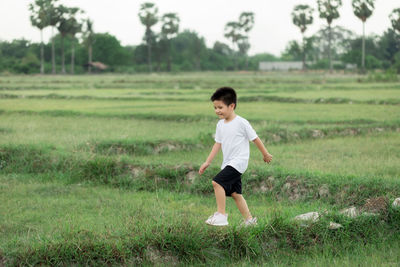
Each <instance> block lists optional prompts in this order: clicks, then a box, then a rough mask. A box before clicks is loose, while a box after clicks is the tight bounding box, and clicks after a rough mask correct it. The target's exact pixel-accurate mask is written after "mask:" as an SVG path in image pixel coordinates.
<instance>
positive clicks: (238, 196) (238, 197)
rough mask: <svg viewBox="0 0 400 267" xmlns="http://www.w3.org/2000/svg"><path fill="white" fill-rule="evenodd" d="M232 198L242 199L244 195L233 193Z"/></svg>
mask: <svg viewBox="0 0 400 267" xmlns="http://www.w3.org/2000/svg"><path fill="white" fill-rule="evenodd" d="M231 196H232V198H233V199H235V200H237V199H240V198H241V197H242V195H240V194H238V193H236V192H233V193H232V194H231Z"/></svg>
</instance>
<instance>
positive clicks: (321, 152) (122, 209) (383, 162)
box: [0, 72, 400, 266]
mask: <svg viewBox="0 0 400 267" xmlns="http://www.w3.org/2000/svg"><path fill="white" fill-rule="evenodd" d="M223 85H229V86H232V87H234V88H235V89H236V90H237V92H238V96H239V102H238V107H237V110H236V111H237V114H239V115H241V116H243V117H245V118H246V119H248V120H249V121H250V122H251V124H252V125H253V127H254V128H255V129H256V131H257V133H258V135H259V136H260V138H261V139H263V141H264V142H265V144H267V148H268V150H269V151H270V152H271V154H273V155H274V159H273V162H272V163H271V164H269V165H267V164H265V163H264V162H263V161H262V157H261V155H260V153H259V151H258V150H257V149H256V147H255V146H254V145H251V158H250V163H249V169H248V171H247V172H246V173H245V174H244V175H243V192H244V196H245V197H246V199H247V202H248V204H249V206H250V208H251V211H252V212H253V214H255V215H256V216H257V217H258V219H259V226H258V227H255V228H252V229H241V228H239V227H238V225H239V224H240V222H241V216H240V214H239V212H238V211H237V209H236V207H235V206H234V203H233V201H232V200H231V199H229V201H228V206H227V209H228V213H229V221H230V224H231V225H230V226H229V227H226V228H222V229H221V228H213V227H207V226H206V225H205V224H204V220H205V219H206V218H207V217H208V216H209V215H211V214H212V213H213V212H214V211H215V200H214V197H213V189H212V186H211V184H210V181H211V179H212V178H213V176H214V175H215V174H216V173H217V172H218V171H219V165H220V163H221V160H222V157H221V154H219V155H218V156H217V157H216V158H215V161H214V163H213V164H212V166H210V168H209V169H207V171H206V172H205V173H204V174H203V176H199V175H197V174H196V172H197V169H198V168H199V166H200V164H201V163H202V162H203V161H204V160H205V159H206V157H207V155H208V153H209V152H210V149H211V146H212V144H213V138H212V136H213V134H214V131H215V125H216V122H217V120H218V119H217V117H216V115H215V114H214V111H213V107H212V103H211V102H210V101H209V97H210V94H211V93H212V92H213V91H214V90H215V89H216V88H218V87H220V86H223ZM399 92H400V85H399V83H395V82H385V83H378V82H373V83H371V82H365V79H364V77H363V76H359V75H352V74H349V75H339V74H335V75H325V74H323V73H312V72H310V73H307V74H303V73H253V72H241V73H230V72H223V73H218V72H204V73H182V74H172V75H170V74H154V75H147V74H140V75H93V76H85V75H82V76H61V75H56V76H39V75H38V76H0V201H1V203H2V205H0V265H3V264H4V265H6V266H19V265H45V266H46V265H50V266H54V265H63V266H68V265H74V264H75V265H99V266H105V265H107V266H113V265H117V266H118V265H126V266H129V265H172V264H180V265H216V266H218V265H239V266H254V265H260V266H337V265H339V266H381V265H387V266H397V265H396V264H398V262H399V260H400V259H399V257H398V253H397V250H398V249H399V246H400V243H399V242H398V240H399V237H400V231H399V230H400V228H399V226H398V225H399V222H400V213H399V211H398V210H395V209H392V208H390V207H388V210H387V211H386V212H383V213H382V214H381V215H378V216H376V217H360V218H356V219H348V218H346V217H343V216H341V215H339V214H338V210H340V209H342V208H345V207H348V206H351V205H355V206H357V207H358V208H361V207H362V206H363V205H364V204H365V203H366V201H367V199H370V198H374V197H382V196H383V197H386V198H387V199H388V201H389V202H391V201H392V200H393V199H394V198H395V197H399V195H398V192H400V182H399V180H398V178H399V174H400V167H399V166H400V154H399V151H400V141H399V140H400V133H399V129H400V120H399V118H400V105H398V104H399V101H400V95H399ZM386 104H388V105H386ZM321 188H324V189H327V190H328V193H325V194H322V193H321ZM309 211H320V212H321V211H327V213H326V215H325V216H324V217H323V218H322V219H321V221H319V222H318V223H315V224H311V225H310V226H308V227H301V226H300V225H299V224H297V223H296V222H294V221H293V217H294V216H296V215H298V214H300V213H305V212H309ZM330 221H335V222H339V223H341V224H342V225H344V228H342V229H341V230H338V231H332V230H329V229H327V225H328V224H329V222H330ZM371 226H373V227H371Z"/></svg>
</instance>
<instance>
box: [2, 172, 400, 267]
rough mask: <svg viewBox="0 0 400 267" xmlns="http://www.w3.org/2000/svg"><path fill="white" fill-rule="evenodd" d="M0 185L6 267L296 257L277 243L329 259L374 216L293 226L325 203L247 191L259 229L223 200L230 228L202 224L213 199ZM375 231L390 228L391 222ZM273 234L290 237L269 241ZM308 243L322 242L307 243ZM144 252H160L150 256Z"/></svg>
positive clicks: (15, 182) (371, 239)
mask: <svg viewBox="0 0 400 267" xmlns="http://www.w3.org/2000/svg"><path fill="white" fill-rule="evenodd" d="M0 190H1V194H0V200H1V202H2V203H3V205H2V206H0V211H1V213H3V214H4V216H3V217H2V219H1V221H0V231H1V235H0V251H3V256H5V257H6V258H7V259H8V262H9V263H11V264H13V265H14V264H15V265H19V264H24V263H25V262H30V263H31V264H49V263H52V264H57V263H60V262H63V263H64V264H71V263H74V262H75V263H80V264H84V263H85V262H86V263H91V264H94V263H96V262H97V264H104V263H108V264H117V263H119V262H120V263H123V262H130V261H133V262H135V263H136V264H138V263H143V261H144V262H149V263H152V264H160V262H159V261H161V262H163V261H165V260H166V259H168V260H173V261H176V262H178V261H181V262H186V263H196V262H197V263H199V262H211V263H212V262H215V260H217V261H218V258H217V259H215V256H216V255H219V256H220V258H219V260H223V259H224V260H228V259H229V258H230V260H228V261H232V262H235V261H237V260H239V261H240V260H243V259H251V258H254V260H257V259H258V260H260V259H264V260H266V262H269V261H270V260H271V258H272V261H273V262H275V263H279V262H283V263H286V262H288V261H289V260H290V261H293V260H297V261H299V262H301V261H303V260H302V259H301V258H303V257H302V256H300V255H301V254H298V255H296V254H295V257H294V258H293V257H290V258H288V259H286V260H282V258H280V257H282V256H283V255H287V251H286V252H285V251H284V250H283V251H282V252H281V251H280V250H276V248H279V247H281V248H282V249H291V250H294V251H296V253H301V252H302V251H303V252H308V251H311V252H314V253H317V259H312V258H311V259H310V258H308V257H305V258H306V260H308V261H309V262H315V261H317V262H324V261H328V260H330V261H332V260H334V258H332V256H333V257H334V256H336V255H334V254H330V256H331V257H329V258H327V254H328V255H329V250H328V249H329V248H330V247H332V246H335V245H337V246H340V245H344V246H345V247H347V246H351V245H352V242H354V241H351V238H350V239H348V238H349V237H348V236H347V235H349V236H350V237H351V236H354V235H356V236H357V235H358V234H359V232H360V230H357V228H354V227H364V228H365V227H366V224H368V223H369V222H368V220H372V221H374V219H373V218H372V219H367V221H363V220H360V221H358V222H357V224H359V226H357V225H353V224H354V223H355V222H351V221H349V220H346V219H344V220H343V219H339V218H336V220H341V222H342V223H347V224H346V227H347V229H346V230H343V231H339V232H337V234H335V233H334V232H332V231H331V230H323V228H325V229H326V226H327V225H326V224H327V222H328V221H329V220H331V219H332V218H330V219H327V221H325V220H324V221H321V223H320V224H316V225H314V226H312V227H311V228H308V229H304V228H303V229H302V228H301V227H300V228H298V226H296V223H295V222H294V221H293V217H294V216H296V215H297V214H299V213H304V212H308V211H320V212H321V211H324V210H325V209H328V208H330V207H329V206H327V205H326V204H323V203H319V202H317V201H314V202H312V203H302V204H300V205H299V204H293V203H285V202H276V201H273V200H271V199H268V198H264V197H260V196H257V197H252V196H249V197H248V198H247V201H248V204H249V206H250V207H251V209H252V211H253V214H255V215H257V216H258V218H259V226H258V227H256V228H253V229H241V228H240V227H238V226H239V224H240V221H241V217H240V215H239V213H238V211H237V210H236V208H235V207H234V205H233V201H231V200H230V199H229V200H228V202H227V204H228V206H227V210H228V212H229V214H230V216H229V218H230V223H231V225H232V226H231V227H229V228H220V229H216V228H213V227H208V226H206V225H205V224H204V223H203V220H204V219H205V218H207V216H208V215H209V214H211V213H212V212H213V211H214V209H213V202H214V200H213V199H212V198H210V197H208V196H207V197H201V196H193V195H189V194H185V193H181V194H179V193H178V194H177V193H170V192H168V191H159V192H155V193H147V192H130V191H124V190H119V189H110V188H104V187H99V186H85V185H80V184H74V185H65V184H59V183H54V182H52V183H38V182H35V178H34V177H30V176H21V175H18V176H16V175H9V176H4V175H2V176H0ZM393 212H394V213H393V216H398V217H400V214H398V212H397V211H393ZM276 216H278V217H276ZM392 227H393V226H392ZM264 228H265V230H263V229H264ZM377 228H379V229H381V231H392V230H391V229H392V228H390V227H389V228H388V227H385V226H378V227H377ZM268 229H269V230H268ZM315 231H317V232H315ZM318 231H322V232H325V233H324V235H325V237H324V238H320V237H316V236H315V234H316V233H318ZM353 231H354V232H353ZM279 235H282V236H286V237H287V238H289V239H288V240H281V241H279V239H277V240H273V239H274V238H277V236H279ZM220 238H222V240H221V239H220ZM265 238H267V239H265ZM312 238H315V239H314V240H313V239H312ZM358 238H361V239H363V238H362V237H358ZM364 238H365V240H366V242H367V245H368V244H376V242H377V241H380V240H382V239H383V237H381V236H379V235H376V234H372V236H368V237H364ZM324 239H326V240H324ZM328 240H330V242H331V243H328V242H327V241H328ZM314 242H317V243H320V244H322V245H323V246H322V247H321V248H320V249H316V248H313V245H312V244H313V243H314ZM332 242H333V243H332ZM240 246H244V247H240ZM368 246H372V245H368ZM359 248H360V247H359ZM359 248H358V249H359ZM356 249H357V246H356ZM321 250H322V252H323V253H322V254H321ZM335 250H336V253H341V252H343V253H344V254H346V249H343V248H342V249H341V248H340V247H336V249H335ZM150 252H153V253H156V254H157V255H159V256H157V257H156V256H154V255H153V256H151V255H149V253H150ZM260 253H261V254H260ZM227 256H228V257H227ZM384 256H385V254H383V255H382V257H384ZM307 258H308V259H307ZM279 259H280V260H279ZM300 260H301V261H300ZM303 263H304V262H303Z"/></svg>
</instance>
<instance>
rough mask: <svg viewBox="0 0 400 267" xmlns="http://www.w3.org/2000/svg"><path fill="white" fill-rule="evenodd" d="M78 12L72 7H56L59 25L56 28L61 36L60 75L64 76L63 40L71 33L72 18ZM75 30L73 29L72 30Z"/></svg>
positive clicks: (77, 9)
mask: <svg viewBox="0 0 400 267" xmlns="http://www.w3.org/2000/svg"><path fill="white" fill-rule="evenodd" d="M78 11H79V8H77V7H73V8H68V7H65V6H63V5H60V6H59V7H58V12H59V15H60V23H59V24H58V26H57V29H58V31H59V32H60V35H61V73H63V74H65V73H66V71H65V54H64V39H65V37H66V36H67V35H68V34H70V33H71V31H72V27H75V26H76V25H74V21H73V20H74V16H75V15H76V13H77V12H78ZM74 30H75V29H74Z"/></svg>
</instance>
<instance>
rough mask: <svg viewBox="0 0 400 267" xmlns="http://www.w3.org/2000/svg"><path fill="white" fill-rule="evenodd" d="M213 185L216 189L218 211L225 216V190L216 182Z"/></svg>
mask: <svg viewBox="0 0 400 267" xmlns="http://www.w3.org/2000/svg"><path fill="white" fill-rule="evenodd" d="M212 185H213V187H214V193H215V200H216V201H217V211H218V212H219V213H221V214H224V215H225V202H226V196H225V189H224V188H223V187H222V186H220V185H219V184H218V183H217V182H214V181H212Z"/></svg>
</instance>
